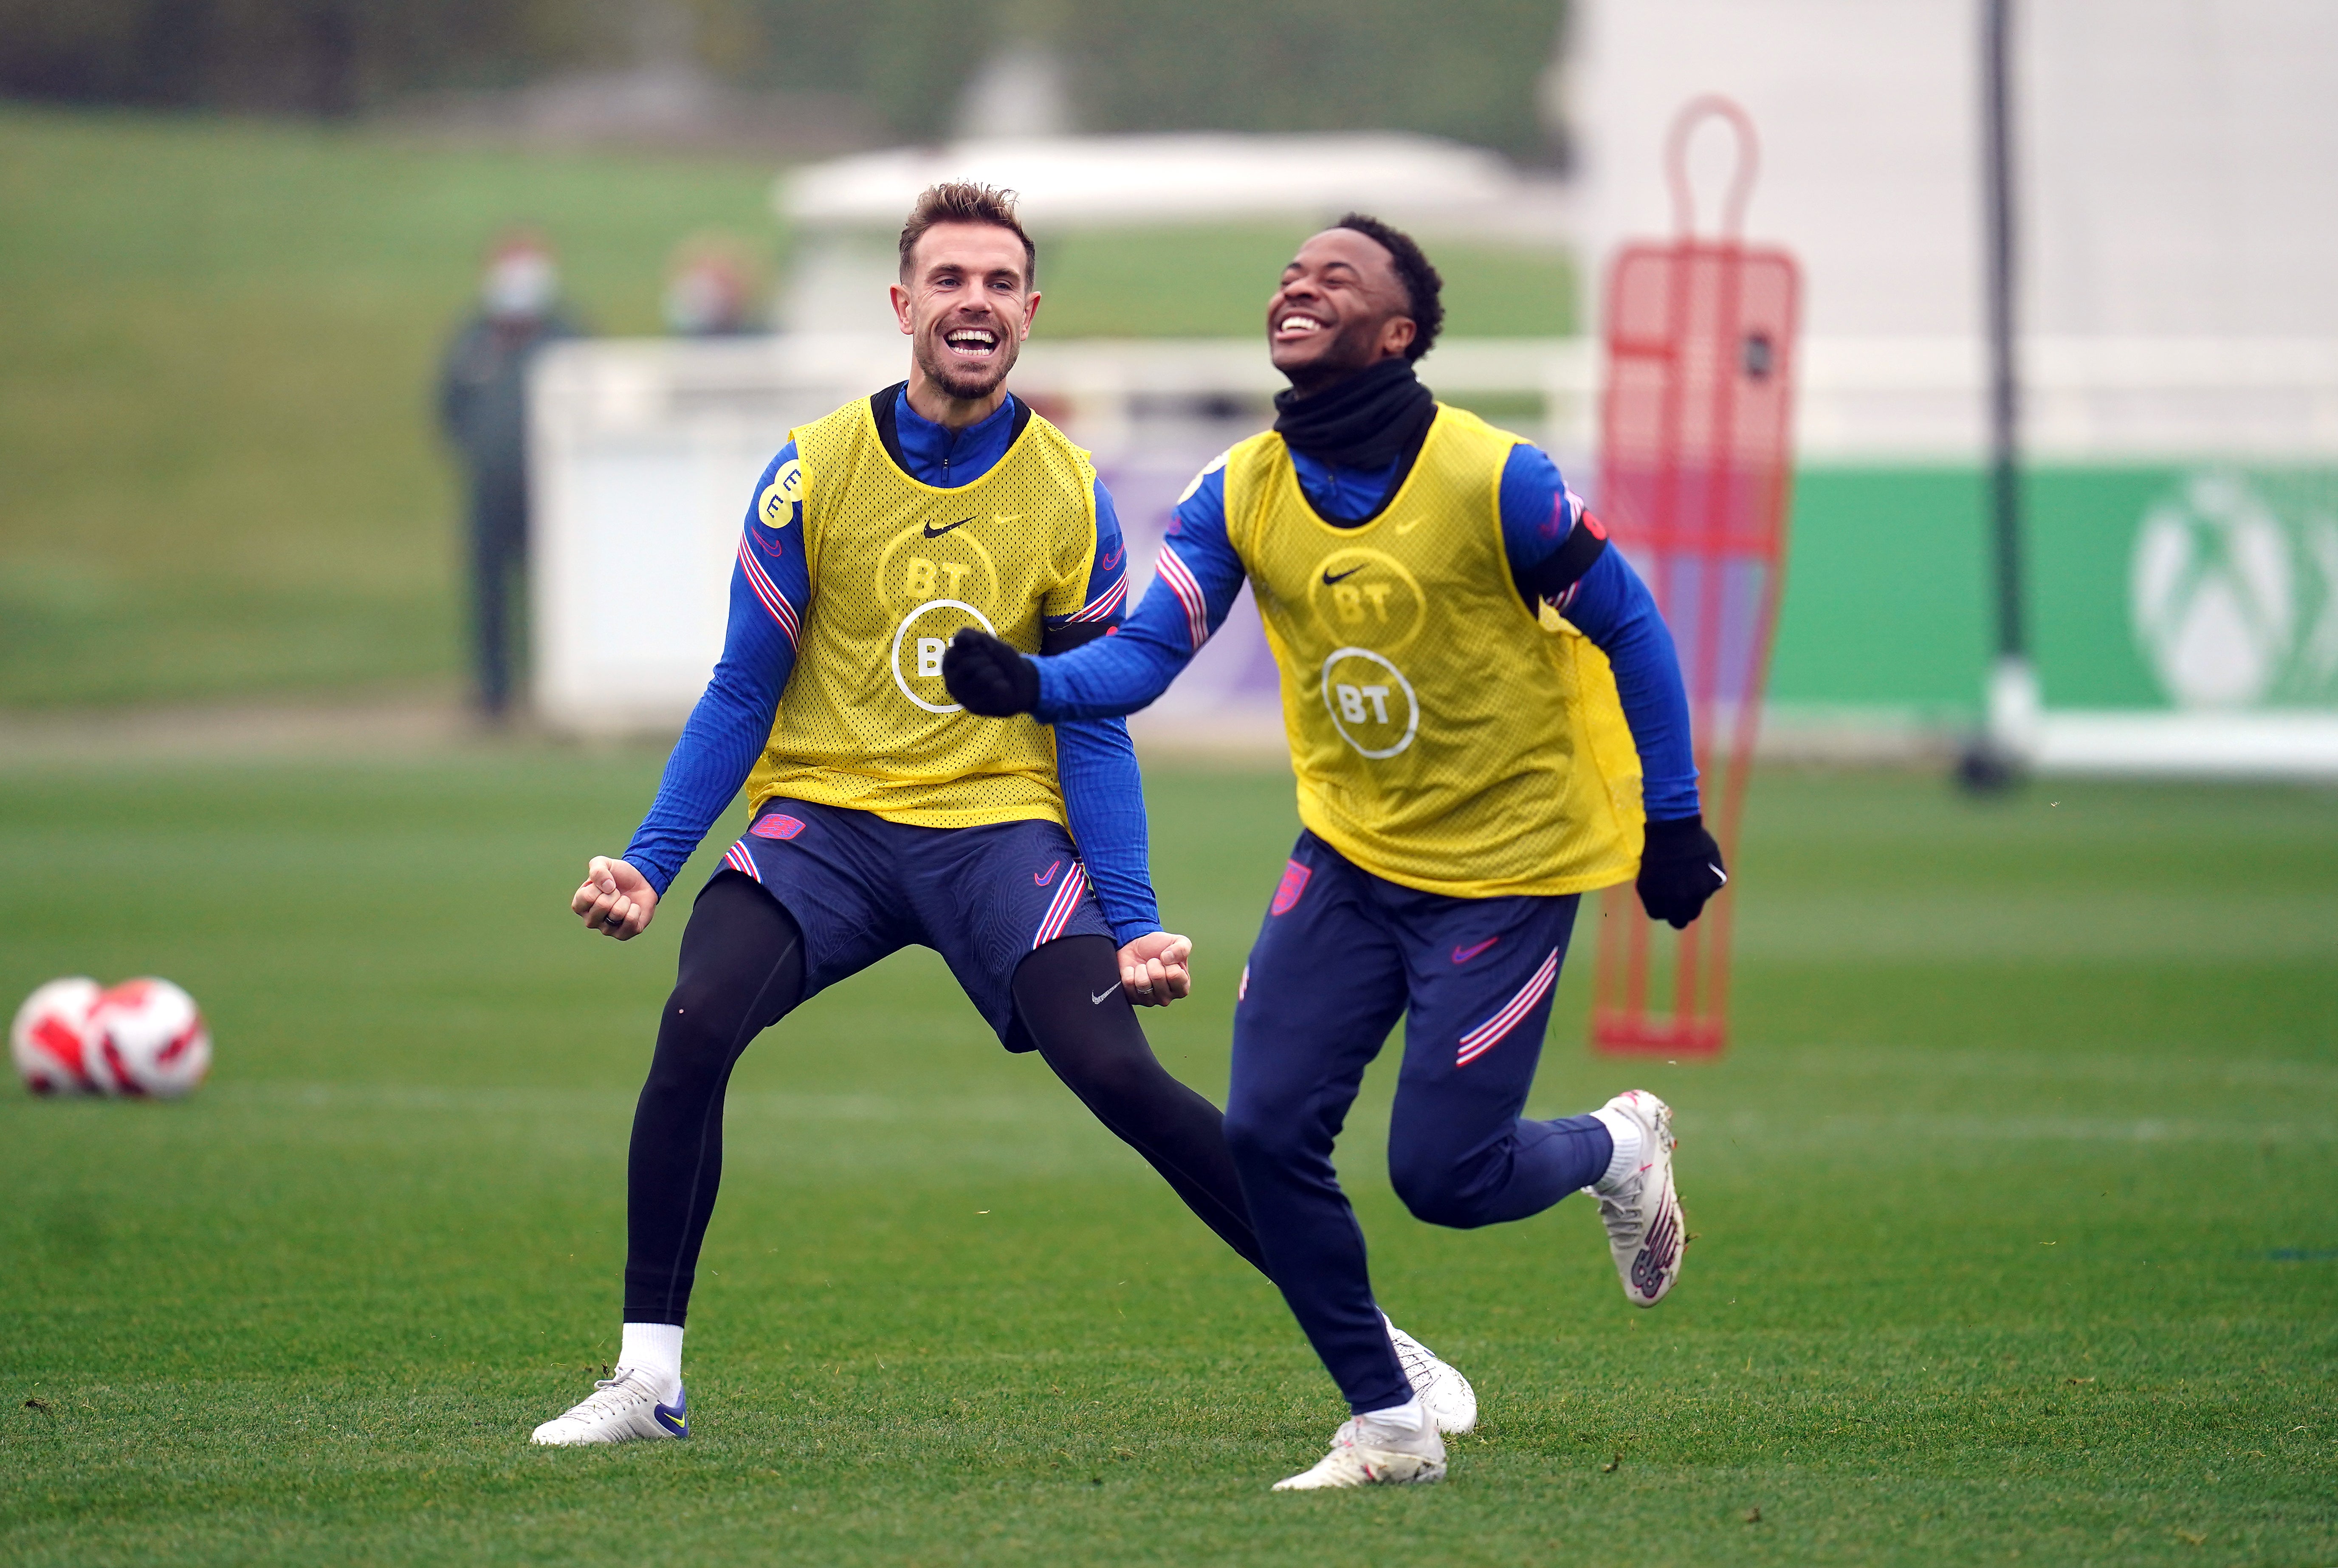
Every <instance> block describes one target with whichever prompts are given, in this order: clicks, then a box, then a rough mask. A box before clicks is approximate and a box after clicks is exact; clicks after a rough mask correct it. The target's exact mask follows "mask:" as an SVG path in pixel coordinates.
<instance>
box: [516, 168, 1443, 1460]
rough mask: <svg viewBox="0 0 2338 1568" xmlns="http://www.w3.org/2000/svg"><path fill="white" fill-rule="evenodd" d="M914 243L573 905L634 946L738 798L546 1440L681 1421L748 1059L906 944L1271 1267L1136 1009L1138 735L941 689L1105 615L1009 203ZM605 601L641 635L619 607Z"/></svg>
mask: <svg viewBox="0 0 2338 1568" xmlns="http://www.w3.org/2000/svg"><path fill="white" fill-rule="evenodd" d="M900 252H901V272H900V279H901V281H900V284H899V287H897V288H895V289H893V290H892V301H893V307H894V311H895V314H896V317H897V319H898V320H899V324H900V328H901V331H902V332H903V333H904V334H905V335H906V336H908V337H909V338H910V340H911V341H910V350H911V352H910V368H909V378H908V379H907V380H906V381H903V382H900V383H899V384H897V385H895V386H892V387H886V388H885V389H884V390H883V391H881V392H879V393H877V394H876V395H875V396H874V397H868V398H863V399H858V400H856V401H854V402H851V403H849V404H847V405H846V406H845V407H841V408H839V409H838V410H836V411H835V412H834V413H832V414H830V415H829V416H828V417H826V418H823V419H819V420H815V421H813V422H812V423H811V424H809V425H806V426H801V427H800V428H798V429H796V430H794V431H792V432H791V434H790V436H789V439H788V441H787V444H786V445H785V446H781V449H780V451H779V454H778V456H775V457H774V458H773V459H772V460H771V466H769V467H768V468H767V469H765V470H764V473H763V476H762V478H761V481H760V482H759V483H758V484H757V485H756V488H755V491H754V495H753V497H752V504H751V505H750V507H749V510H748V515H747V518H746V523H745V526H744V528H743V529H742V533H741V535H740V540H739V547H738V551H737V554H736V557H735V559H734V561H733V563H732V577H731V613H730V623H729V628H728V631H727V633H726V638H725V642H724V645H723V652H722V662H721V663H720V664H719V665H717V666H716V668H715V670H714V673H713V677H712V680H711V681H709V682H708V684H707V688H706V694H705V696H704V697H703V698H702V699H701V700H700V701H699V703H698V706H697V708H696V710H695V711H693V713H692V714H691V718H690V722H689V724H688V726H687V727H686V728H685V729H684V730H683V737H682V740H681V742H680V744H678V745H677V746H676V747H675V748H674V751H673V758H672V760H670V761H669V762H668V764H667V766H666V771H665V778H664V780H663V783H662V785H661V786H660V788H659V790H658V795H657V799H656V800H655V801H654V802H653V804H652V806H651V808H650V811H649V815H648V817H647V818H645V819H644V820H643V823H642V826H641V828H640V829H639V830H638V831H637V832H636V833H635V834H634V838H633V842H632V843H631V844H630V845H629V846H628V847H627V848H626V850H625V853H624V856H622V857H620V858H614V859H613V858H605V857H597V856H596V857H594V859H593V860H592V862H591V864H590V866H589V867H588V871H587V876H586V878H585V883H584V885H583V886H582V887H579V888H578V889H577V890H576V893H575V897H574V898H573V899H572V901H571V907H572V908H573V909H574V910H575V913H576V914H577V915H578V916H580V917H581V918H582V919H583V920H584V922H585V926H586V927H587V928H588V929H591V930H595V931H600V932H603V933H605V934H606V935H608V936H614V937H618V938H620V939H624V938H627V937H631V936H636V935H638V934H639V933H640V932H641V931H642V929H643V927H645V926H647V925H648V924H649V922H650V920H651V918H652V917H653V915H654V914H655V911H656V907H657V903H658V899H659V897H660V896H661V895H662V894H663V893H664V892H665V891H666V889H667V887H668V886H669V885H670V884H671V883H672V881H673V878H674V877H675V876H676V875H677V874H679V873H680V871H681V869H682V867H683V863H684V862H685V861H686V860H687V859H688V858H690V856H691V854H692V852H693V850H695V849H696V848H697V847H698V844H699V841H700V840H701V839H702V838H704V837H705V835H706V833H707V831H708V830H709V829H710V828H712V826H713V824H714V822H715V819H716V818H718V817H719V816H720V815H721V814H722V811H723V810H724V809H726V808H727V807H728V806H729V805H730V803H731V800H732V798H733V797H734V796H736V795H737V794H738V793H739V791H740V789H741V787H742V785H743V786H745V788H746V790H747V797H748V806H749V812H748V820H747V822H746V824H745V825H744V831H743V832H742V833H741V834H740V836H739V837H738V838H737V839H736V840H734V841H733V842H732V844H731V845H730V847H729V848H727V849H726V850H725V851H724V852H723V856H722V868H721V869H720V870H719V871H718V872H717V873H716V875H715V876H714V877H713V879H712V881H710V882H709V883H708V884H707V886H706V887H705V888H704V890H703V891H702V893H701V894H700V896H699V898H698V900H697V903H696V905H695V907H693V909H692V911H691V914H690V923H689V926H687V927H686V928H685V929H684V931H683V938H682V956H681V973H680V975H679V977H678V979H677V981H676V983H675V985H674V989H673V996H672V999H671V1000H670V1001H669V1002H668V1004H667V1005H666V1008H665V1011H664V1014H663V1016H662V1018H661V1021H660V1024H659V1028H658V1035H657V1044H656V1049H655V1052H654V1054H653V1056H652V1058H651V1062H650V1071H649V1078H648V1082H647V1083H645V1084H644V1085H643V1090H642V1096H641V1100H640V1103H639V1105H638V1107H637V1108H636V1110H635V1112H634V1132H633V1142H632V1151H631V1158H630V1162H629V1165H628V1173H627V1180H628V1183H629V1191H628V1202H627V1206H626V1207H627V1233H626V1261H625V1269H624V1338H623V1341H622V1344H621V1348H620V1349H619V1352H618V1355H617V1357H615V1363H614V1376H612V1377H609V1378H607V1379H605V1380H604V1381H603V1382H601V1383H600V1384H599V1385H597V1386H596V1387H595V1391H594V1393H593V1395H592V1396H591V1397H588V1398H586V1399H585V1400H584V1401H582V1402H581V1403H579V1404H578V1405H576V1406H574V1407H573V1408H571V1409H570V1410H568V1411H567V1412H566V1413H565V1414H564V1415H561V1416H556V1417H555V1418H554V1419H552V1420H550V1421H546V1422H545V1423H544V1424H543V1425H542V1426H538V1427H537V1428H536V1429H535V1441H536V1442H538V1443H543V1444H550V1445H555V1446H569V1445H581V1444H599V1443H614V1442H623V1441H627V1440H631V1439H635V1438H643V1439H658V1438H673V1437H685V1436H689V1433H690V1410H689V1403H688V1400H687V1399H686V1397H684V1394H683V1382H682V1341H683V1325H684V1314H685V1311H686V1308H687V1307H688V1305H689V1300H690V1296H691V1287H692V1283H693V1274H694V1270H695V1267H696V1263H697V1258H698V1251H699V1245H700V1242H701V1240H702V1238H703V1237H704V1235H705V1231H706V1225H707V1221H708V1219H709V1217H710V1216H711V1214H712V1209H713V1204H714V1195H715V1191H716V1188H717V1185H718V1183H719V1181H720V1179H721V1174H722V1097H723V1092H724V1088H725V1086H726V1085H727V1083H729V1080H730V1076H731V1071H732V1066H733V1064H734V1063H736V1062H737V1061H738V1058H739V1055H740V1053H742V1051H744V1050H745V1049H746V1047H747V1045H748V1044H749V1043H750V1042H751V1041H752V1040H753V1039H754V1037H755V1036H756V1035H757V1034H759V1033H761V1031H762V1030H764V1029H766V1028H769V1027H770V1026H771V1025H772V1024H776V1023H777V1022H779V1020H780V1019H781V1018H782V1017H784V1016H785V1015H786V1014H788V1013H790V1012H791V1010H793V1009H794V1008H795V1007H796V1005H798V1004H799V1003H801V1001H803V999H804V998H806V997H808V996H810V995H813V994H814V993H815V992H818V991H819V990H820V989H821V988H822V987H824V986H827V985H833V984H835V983H837V982H838V981H840V980H842V979H844V978H846V977H848V976H850V975H853V974H856V973H858V972H859V971H860V970H862V969H865V968H867V967H868V966H869V965H871V964H873V963H875V962H877V961H878V960H879V959H880V958H882V957H884V956H886V955H888V954H889V953H892V952H894V951H896V950H898V949H899V948H901V947H904V946H911V945H920V946H928V947H931V948H933V949H934V950H936V951H937V952H938V953H939V954H940V955H941V956H942V958H943V959H944V961H945V962H947V963H948V965H949V966H950V969H951V971H952V973H953V974H954V975H956V976H957V978H958V982H959V984H960V985H962V986H964V987H965V990H966V992H967V995H968V998H969V999H970V1000H971V1001H972V1002H973V1003H974V1005H975V1006H976V1007H977V1009H978V1010H979V1011H980V1012H981V1014H982V1015H983V1017H984V1019H985V1020H986V1021H987V1023H988V1024H990V1026H991V1028H992V1029H993V1030H994V1031H995V1032H996V1033H997V1036H998V1038H999V1040H1000V1042H1001V1043H1002V1044H1005V1045H1006V1046H1007V1048H1008V1049H1010V1050H1016V1051H1032V1050H1036V1052H1038V1053H1039V1054H1040V1055H1042V1056H1043V1057H1044V1058H1045V1059H1046V1063H1047V1065H1048V1066H1049V1067H1050V1068H1051V1069H1052V1070H1054V1072H1055V1073H1056V1074H1057V1075H1058V1076H1059V1077H1061V1078H1062V1079H1063V1080H1064V1082H1065V1083H1066V1085H1067V1086H1068V1087H1070V1088H1071V1090H1072V1091H1073V1092H1074V1093H1076V1095H1078V1097H1079V1098H1080V1099H1081V1101H1082V1102H1083V1103H1086V1105H1087V1106H1089V1107H1090V1108H1091V1109H1092V1110H1093V1111H1094V1112H1095V1114H1096V1115H1097V1116H1098V1117H1099V1118H1100V1119H1101V1120H1102V1121H1103V1122H1105V1125H1106V1126H1108V1127H1110V1128H1111V1129H1112V1131H1113V1132H1115V1133H1116V1134H1117V1135H1119V1136H1120V1137H1121V1138H1122V1139H1123V1140H1125V1142H1128V1143H1129V1144H1130V1145H1131V1146H1133V1147H1134V1148H1135V1150H1136V1151H1137V1152H1139V1153H1141V1154H1142V1155H1144V1158H1145V1159H1146V1160H1148V1161H1151V1162H1152V1164H1153V1165H1154V1169H1156V1170H1157V1171H1160V1172H1161V1174H1162V1175H1163V1177H1164V1179H1165V1180H1167V1181H1168V1182H1169V1183H1170V1185H1171V1186H1172V1187H1173V1188H1174V1190H1175V1191H1176V1192H1177V1195H1178V1196H1179V1197H1180V1198H1182V1199H1184V1201H1185V1202H1186V1204H1187V1205H1188V1206H1189V1207H1190V1208H1191V1209H1192V1210H1194V1213H1195V1214H1196V1215H1197V1216H1198V1217H1199V1218H1200V1219H1201V1220H1203V1223H1205V1224H1207V1225H1208V1226H1210V1227H1211V1229H1212V1230H1215V1231H1216V1232H1217V1234H1218V1235H1219V1236H1220V1237H1221V1238H1222V1239H1223V1240H1224V1241H1225V1242H1226V1244H1227V1245H1228V1246H1230V1247H1232V1248H1233V1250H1235V1251H1237V1252H1238V1253H1240V1254H1241V1255H1242V1256H1243V1258H1244V1259H1248V1260H1249V1261H1251V1262H1252V1263H1253V1264H1257V1265H1259V1266H1260V1267H1263V1266H1264V1262H1263V1255H1262V1253H1261V1251H1260V1250H1259V1246H1258V1242H1257V1240H1256V1238H1255V1236H1254V1235H1253V1234H1252V1229H1251V1224H1250V1217H1249V1212H1248V1210H1247V1208H1246V1206H1245V1203H1244V1201H1243V1192H1242V1186H1241V1181H1240V1179H1239V1177H1238V1176H1237V1174H1236V1172H1235V1170H1234V1165H1233V1157H1232V1154H1231V1153H1230V1152H1229V1151H1228V1149H1227V1146H1226V1142H1225V1135H1224V1131H1223V1119H1222V1118H1221V1116H1220V1114H1219V1112H1218V1110H1217V1107H1215V1106H1214V1105H1213V1104H1211V1103H1209V1102H1208V1101H1207V1100H1205V1099H1203V1097H1202V1096H1201V1095H1199V1094H1196V1093H1194V1092H1193V1091H1192V1090H1191V1089H1188V1088H1186V1087H1185V1086H1184V1084H1182V1083H1178V1082H1177V1081H1176V1080H1175V1079H1174V1078H1172V1077H1171V1076H1170V1075H1169V1074H1168V1073H1166V1072H1165V1071H1164V1070H1163V1068H1162V1066H1161V1064H1160V1063H1158V1062H1157V1061H1155V1060H1154V1055H1153V1053H1152V1049H1151V1047H1150V1046H1148V1045H1147V1044H1146V1043H1145V1039H1144V1031H1143V1030H1142V1029H1141V1028H1140V1027H1138V1024H1137V1022H1136V1016H1135V1013H1134V1012H1133V1011H1132V1008H1133V1006H1135V1005H1165V1004H1167V1003H1168V1002H1170V1001H1172V1000H1174V999H1175V998H1177V997H1180V996H1183V995H1185V992H1186V986H1187V984H1188V980H1187V970H1186V957H1187V955H1188V953H1189V952H1190V951H1191V945H1190V944H1189V943H1187V942H1186V941H1185V939H1184V937H1182V936H1173V935H1171V934H1169V933H1167V932H1164V931H1163V930H1162V929H1161V928H1160V924H1161V923H1160V917H1159V915H1158V912H1157V911H1156V909H1155V907H1154V897H1153V889H1152V887H1151V885H1150V881H1149V878H1148V875H1147V870H1146V864H1145V828H1144V790H1143V787H1142V782H1141V780H1140V779H1139V778H1138V775H1137V771H1136V758H1135V751H1134V750H1133V749H1132V748H1131V747H1130V745H1129V741H1128V732H1127V730H1126V729H1125V727H1124V726H1123V725H1122V724H1121V723H1120V721H1119V720H1117V719H1104V720H1067V721H1066V722H1063V723H1060V724H1048V725H1042V724H1036V723H1033V722H1031V721H1029V720H1023V721H1020V722H1018V723H1015V724H1007V725H1002V724H998V723H996V722H994V721H992V720H987V719H981V718H977V717H976V716H974V715H972V714H969V713H968V712H966V711H964V709H963V708H962V707H961V706H960V705H959V704H958V701H956V700H955V699H954V698H952V697H951V696H950V694H949V691H948V686H947V684H946V683H945V681H944V679H943V675H942V658H943V653H944V651H945V650H946V649H947V647H948V643H949V640H950V639H951V637H952V636H953V635H954V634H956V633H958V632H960V631H963V630H967V629H979V630H980V631H981V632H983V633H984V634H986V635H995V636H997V637H998V638H1000V639H1002V640H1003V642H1002V645H1003V646H1007V647H1010V648H1013V649H1019V650H1022V651H1024V652H1043V651H1044V652H1066V651H1068V650H1070V649H1073V648H1076V647H1078V646H1079V645H1080V644H1081V643H1083V642H1086V641H1088V640H1089V639H1092V638H1095V637H1099V636H1102V635H1103V634H1104V633H1105V632H1108V631H1110V630H1111V629H1112V628H1113V627H1115V625H1117V624H1118V623H1119V621H1120V615H1121V606H1122V600H1123V597H1124V595H1125V591H1126V584H1127V563H1126V561H1125V559H1124V550H1123V546H1122V544H1121V540H1120V526H1119V523H1118V521H1117V520H1116V518H1115V516H1114V515H1113V510H1112V498H1111V496H1110V495H1109V494H1108V493H1107V492H1106V491H1105V488H1104V486H1103V485H1101V484H1099V483H1098V482H1097V479H1096V475H1095V469H1094V468H1093V467H1092V466H1090V465H1089V462H1088V457H1087V454H1086V453H1085V452H1083V451H1081V450H1080V449H1079V448H1078V447H1077V446H1074V445H1073V444H1072V443H1071V441H1069V440H1068V439H1066V436H1064V434H1063V433H1062V432H1061V431H1059V430H1057V429H1056V427H1055V426H1052V425H1050V424H1049V423H1048V422H1047V421H1046V420H1045V419H1043V418H1040V417H1038V416H1037V415H1036V414H1034V413H1033V412H1032V411H1031V408H1030V406H1029V405H1028V404H1026V403H1023V402H1020V401H1018V400H1017V399H1016V398H1014V397H1011V396H1009V395H1008V393H1007V387H1006V377H1007V371H1008V369H1009V368H1011V367H1012V366H1013V364H1014V363H1015V358H1016V354H1017V350H1018V348H1019V347H1020V345H1021V343H1022V341H1023V339H1024V338H1025V336H1026V335H1027V333H1028V332H1029V330H1030V325H1031V319H1032V316H1033V313H1034V312H1035V311H1036V309H1037V308H1038V304H1039V294H1038V291H1037V289H1036V286H1035V282H1034V273H1035V270H1036V250H1035V248H1034V247H1033V246H1032V244H1031V240H1030V238H1029V236H1027V234H1025V233H1024V231H1023V229H1022V227H1021V225H1020V224H1018V223H1017V221H1016V219H1015V212H1014V205H1013V201H1012V200H1011V198H1009V197H1007V195H1005V194H1003V193H1002V192H999V191H993V190H990V189H988V188H987V187H982V186H976V185H964V184H948V185H938V186H936V187H934V188H933V189H931V190H929V191H927V192H926V193H925V195H924V196H923V197H922V198H921V199H920V200H919V203H918V206H917V209H916V211H913V212H912V213H911V214H910V216H909V222H908V223H907V224H906V225H905V226H904V227H903V229H902V232H901V245H900ZM606 610H607V614H608V621H609V624H608V633H609V635H611V636H613V637H622V636H624V634H625V630H626V627H625V617H624V605H623V604H622V603H620V604H615V605H612V606H608V607H606ZM827 1044H830V1045H831V1046H833V1047H835V1048H838V1049H840V1050H841V1051H843V1052H845V1053H846V1054H850V1049H851V1045H852V1043H851V1042H850V1041H835V1042H829V1043H827ZM1393 1332H1394V1331H1393V1329H1384V1331H1383V1338H1384V1339H1385V1338H1387V1336H1388V1334H1390V1333H1393ZM1406 1344H1407V1345H1409V1346H1412V1348H1413V1350H1415V1351H1418V1349H1419V1347H1418V1346H1414V1345H1412V1342H1411V1341H1410V1340H1408V1341H1406ZM1422 1354H1423V1355H1425V1353H1422ZM1415 1360H1416V1364H1417V1365H1419V1367H1421V1371H1420V1376H1421V1377H1423V1379H1424V1380H1429V1379H1432V1378H1434V1377H1438V1376H1439V1375H1442V1376H1443V1377H1446V1378H1447V1379H1449V1381H1452V1382H1457V1383H1458V1382H1459V1377H1458V1375H1457V1374H1453V1373H1452V1372H1451V1369H1450V1368H1449V1367H1444V1366H1443V1365H1442V1363H1439V1362H1436V1361H1435V1360H1434V1358H1429V1359H1426V1360H1423V1359H1421V1358H1420V1357H1419V1356H1416V1357H1415ZM1459 1386H1460V1387H1462V1388H1463V1389H1464V1390H1465V1391H1466V1389H1467V1387H1468V1385H1467V1384H1460V1385H1459Z"/></svg>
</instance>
